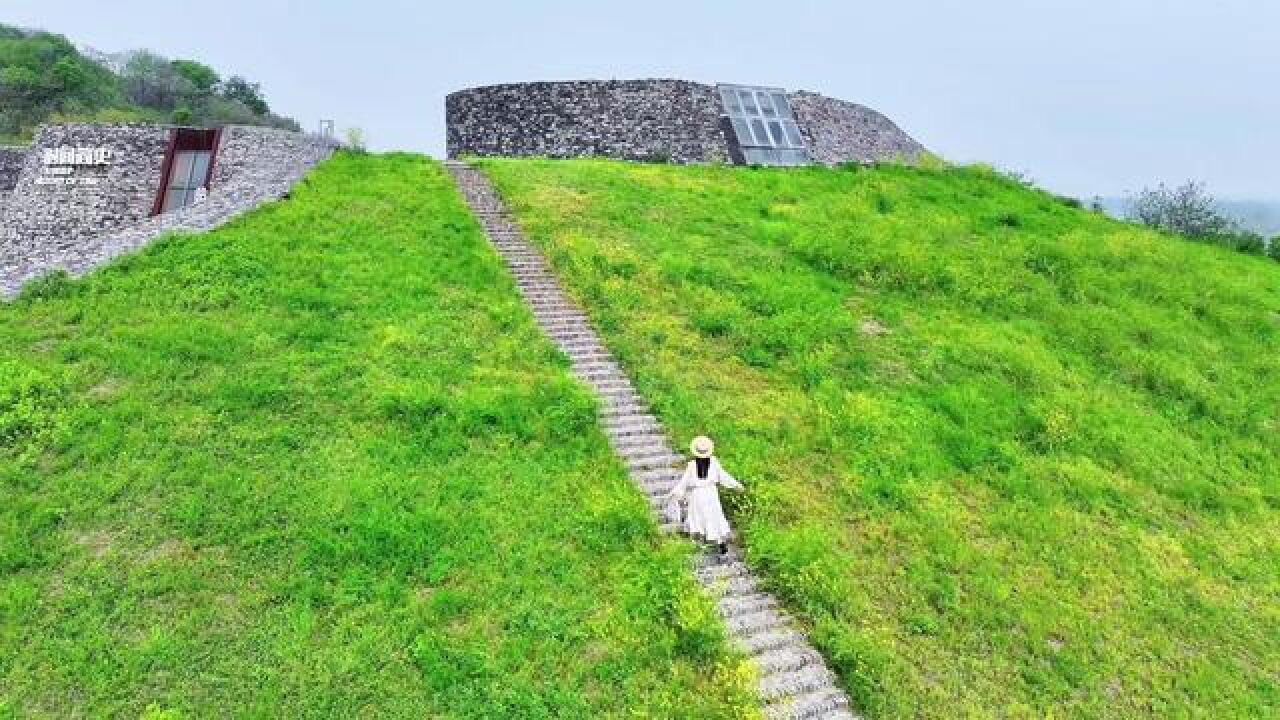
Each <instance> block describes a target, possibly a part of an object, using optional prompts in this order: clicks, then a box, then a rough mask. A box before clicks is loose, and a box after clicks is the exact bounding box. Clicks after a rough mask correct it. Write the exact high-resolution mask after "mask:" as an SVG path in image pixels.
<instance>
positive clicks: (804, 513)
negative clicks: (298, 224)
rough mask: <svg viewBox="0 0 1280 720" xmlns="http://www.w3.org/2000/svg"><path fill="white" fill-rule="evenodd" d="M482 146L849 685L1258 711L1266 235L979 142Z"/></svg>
mask: <svg viewBox="0 0 1280 720" xmlns="http://www.w3.org/2000/svg"><path fill="white" fill-rule="evenodd" d="M484 167H485V168H486V169H487V171H488V172H489V173H490V174H491V176H492V177H494V178H495V180H496V182H497V184H498V186H499V188H500V190H501V191H502V192H503V194H504V195H505V196H506V197H507V199H508V201H509V203H510V204H511V205H512V207H513V209H514V210H515V211H516V213H517V215H518V216H519V218H520V220H521V222H522V224H523V225H524V227H525V228H526V230H527V231H529V233H530V234H531V236H532V238H533V239H534V241H535V242H536V243H538V244H539V245H541V246H542V247H543V248H544V250H546V251H547V253H548V255H549V256H550V258H551V259H552V262H553V264H554V265H555V267H556V268H558V271H559V273H560V274H561V275H562V277H563V278H564V279H565V280H566V283H567V285H568V287H569V288H570V289H571V291H572V292H573V293H574V294H575V295H576V296H577V297H578V298H580V299H581V300H582V301H583V302H584V304H585V305H586V306H587V307H588V308H589V311H590V313H591V315H592V316H593V319H594V320H595V322H596V323H597V324H598V326H599V327H600V329H601V330H602V332H603V334H604V335H605V337H606V339H607V342H608V344H609V345H610V346H611V348H613V349H614V351H615V352H616V353H617V354H618V355H620V357H621V358H622V360H623V361H624V363H626V364H627V365H628V366H629V367H630V369H631V372H632V374H633V376H634V377H635V378H636V379H637V381H638V386H639V389H640V391H641V392H642V394H644V395H646V396H647V397H648V398H650V399H651V400H652V402H653V404H654V406H655V408H656V410H657V411H658V412H659V414H660V415H661V416H662V417H663V419H664V420H665V421H666V422H667V424H668V427H669V428H670V429H671V430H672V432H673V433H674V435H675V439H676V441H677V442H679V443H681V444H684V443H686V442H687V441H688V439H689V438H690V437H691V436H692V435H693V434H695V433H698V432H706V433H708V434H710V435H712V436H713V437H714V438H715V439H716V440H717V441H718V444H719V449H720V454H721V456H722V458H723V459H724V461H725V463H726V466H727V467H728V469H729V470H730V472H733V473H735V474H737V476H738V477H739V478H741V479H743V480H744V482H745V484H746V485H747V487H748V489H749V491H750V492H749V493H748V494H747V495H746V496H745V498H744V499H742V500H734V501H731V502H733V503H734V504H733V507H732V508H731V509H732V514H733V516H734V518H735V519H736V522H737V523H738V524H739V525H740V527H741V528H742V529H743V531H744V534H745V542H746V544H747V547H748V551H749V559H750V561H751V563H752V564H753V565H754V566H756V567H757V568H758V569H760V570H761V571H762V572H763V573H764V574H765V575H766V576H767V578H768V579H769V580H770V582H771V583H772V585H773V587H774V588H775V589H776V590H777V591H778V592H779V593H780V594H781V595H783V596H784V597H785V598H786V599H787V600H788V602H789V603H790V605H791V607H792V608H793V609H794V610H796V611H797V612H798V614H799V615H800V616H802V617H803V618H804V619H805V621H806V622H807V623H808V624H809V626H810V627H811V629H812V631H813V636H814V638H815V641H816V642H817V643H818V644H819V646H820V647H821V649H822V650H823V651H824V652H825V654H826V655H827V657H828V658H830V659H831V660H832V662H833V664H834V666H835V668H836V669H837V670H838V672H839V673H840V675H841V677H842V679H843V681H844V683H845V685H846V686H847V687H848V688H849V690H850V691H851V692H852V694H853V695H854V697H855V699H856V702H857V703H858V704H859V705H860V706H861V707H862V708H863V709H864V710H865V711H867V712H868V713H869V714H871V715H873V716H874V717H878V718H914V717H936V718H952V717H970V716H973V717H1027V718H1043V717H1063V718H1066V717H1070V718H1103V717H1107V718H1120V717H1145V718H1189V717H1203V718H1258V717H1275V716H1278V715H1280V268H1278V267H1277V266H1276V265H1275V264H1274V263H1273V262H1271V261H1269V260H1267V259H1264V258H1256V257H1248V256H1243V255H1240V254H1237V253H1234V252H1231V251H1229V250H1226V249H1222V248H1214V247H1208V246H1205V245H1202V244H1196V243H1190V242H1186V241H1182V240H1180V239H1177V238H1172V237H1168V236H1162V235H1158V234H1155V233H1153V232H1149V231H1146V230H1143V229H1139V228H1136V227H1134V226H1130V225H1125V224H1121V223H1118V222H1114V221H1111V220H1108V219H1106V218H1105V217H1102V216H1100V215H1097V214H1093V213H1090V212H1087V211H1082V210H1080V209H1078V208H1075V207H1072V206H1071V204H1070V203H1068V202H1066V201H1063V200H1061V199H1058V198H1055V197H1053V196H1051V195H1048V194H1045V193H1043V192H1039V191H1036V190H1032V189H1029V188H1027V187H1024V186H1023V185H1021V184H1019V183H1017V182H1014V181H1013V180H1010V179H1008V178H1005V177H1003V176H1000V175H999V174H997V173H994V172H992V171H990V170H989V169H984V168H981V167H975V168H950V167H926V168H920V169H911V168H903V167H880V168H875V169H841V170H829V169H819V168H813V169H799V170H749V169H738V168H723V167H663V166H642V165H628V164H620V163H612V162H602V161H581V162H577V161H575V162H545V161H487V162H485V163H484Z"/></svg>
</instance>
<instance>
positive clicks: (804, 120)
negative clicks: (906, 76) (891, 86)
mask: <svg viewBox="0 0 1280 720" xmlns="http://www.w3.org/2000/svg"><path fill="white" fill-rule="evenodd" d="M788 100H789V101H790V102H791V110H792V111H793V112H794V113H795V116H796V124H797V125H799V126H800V134H801V135H803V136H804V141H805V144H806V145H807V146H808V148H809V157H810V158H812V159H813V161H814V162H817V163H822V164H824V165H838V164H840V163H847V162H855V163H874V162H894V161H900V162H913V161H915V160H917V159H918V158H919V157H920V155H921V154H922V153H924V152H925V149H924V146H922V145H921V144H920V143H918V142H916V141H915V140H913V139H911V137H910V136H908V135H907V134H906V133H904V132H903V131H902V130H901V129H899V128H898V126H897V125H895V124H894V123H893V121H892V120H890V119H889V118H887V117H885V116H884V115H881V114H880V113H878V112H876V111H875V110H872V109H871V108H869V107H865V106H862V105H858V104H856V103H851V102H846V101H844V100H837V99H835V98H829V97H825V96H823V95H819V94H817V93H811V92H804V91H801V92H796V93H792V94H791V95H789V96H788Z"/></svg>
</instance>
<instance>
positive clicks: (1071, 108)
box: [0, 0, 1280, 200]
mask: <svg viewBox="0 0 1280 720" xmlns="http://www.w3.org/2000/svg"><path fill="white" fill-rule="evenodd" d="M0 22H6V23H10V24H16V25H23V26H31V27H41V28H44V29H47V30H50V31H53V32H58V33H62V34H64V35H66V36H68V37H69V38H70V39H72V40H73V41H76V42H79V43H83V44H87V45H91V46H93V47H95V48H97V49H99V50H102V51H105V52H116V51H121V50H127V49H135V48H149V49H152V50H155V51H157V52H159V53H161V54H164V55H167V56H170V57H175V58H192V59H197V60H200V61H202V62H205V63H208V64H210V65H212V66H214V67H215V68H216V69H218V70H219V71H220V72H222V74H223V75H224V76H226V75H230V74H233V73H234V74H242V75H245V76H247V77H249V78H251V79H253V80H256V81H258V82H261V83H262V85H263V88H264V90H265V92H266V95H267V98H268V100H269V101H270V102H271V105H272V107H273V109H275V110H277V111H278V112H281V113H284V114H287V115H291V116H293V117H295V118H297V119H298V120H299V121H300V122H302V124H303V125H304V126H305V127H308V128H314V127H315V126H316V125H317V122H318V121H319V120H320V119H321V118H332V119H334V120H335V121H337V123H338V126H339V127H345V126H358V127H361V128H363V129H364V130H365V133H366V135H367V137H368V139H369V142H370V144H371V146H372V147H374V148H375V149H405V150H418V151H423V152H427V153H429V154H433V155H437V156H439V155H441V154H442V153H443V150H444V96H445V95H446V94H448V93H449V92H451V91H453V90H456V89H461V88H465V87H470V86H474V85H483V84H490V83H499V82H517V81H526V80H566V79H587V78H626V79H630V78H641V77H677V78H684V79H689V80H698V81H703V82H711V83H714V82H739V83H747V84H761V85H776V86H781V87H785V88H788V89H792V90H796V89H806V90H814V91H817V92H821V93H824V94H827V95H832V96H835V97H839V98H842V99H845V100H851V101H854V102H859V103H863V104H865V105H869V106H871V107H873V108H876V109H877V110H879V111H881V112H883V113H885V114H886V115H888V116H889V117H890V118H892V119H893V120H894V121H895V122H897V123H898V125H900V126H901V127H902V128H903V129H904V130H906V131H907V132H908V133H910V134H911V135H912V136H914V137H915V138H916V139H917V140H919V141H921V142H922V143H924V144H925V145H926V146H927V147H929V148H930V149H931V150H933V151H935V152H937V153H938V154H940V155H942V156H943V157H945V158H947V159H949V160H952V161H956V162H976V161H984V162H989V163H992V164H994V165H997V166H999V167H1002V168H1005V169H1010V170H1018V171H1022V172H1024V173H1026V174H1028V175H1029V176H1031V177H1032V178H1034V179H1035V180H1037V181H1038V182H1039V183H1041V184H1042V185H1044V186H1046V187H1048V188H1050V189H1053V190H1056V191H1059V192H1063V193H1067V194H1072V195H1076V196H1080V197H1086V198H1087V197H1091V196H1093V195H1095V194H1101V195H1117V194H1123V193H1125V192H1127V191H1132V190H1137V189H1139V188H1141V187H1142V186H1144V185H1149V184H1154V183H1155V182H1158V181H1167V182H1179V181H1182V180H1186V179H1189V178H1195V179H1200V180H1203V181H1206V182H1207V183H1208V185H1209V189H1210V191H1211V192H1213V193H1215V194H1217V195H1219V196H1221V197H1224V198H1242V199H1255V198H1256V199H1266V200H1280V2H1278V1H1277V0H1194V1H1193V0H1110V1H1106V2H1104V1H1102V0H1069V1H1068V0H1044V1H1041V2H1033V1H1030V0H1028V1H1025V2H1016V1H1014V0H992V1H988V2H983V1H982V0H968V1H966V2H958V1H956V2H953V1H950V0H944V1H941V2H929V3H926V2H916V1H913V0H900V1H897V2H889V3H876V4H870V3H858V2H835V1H830V2H818V1H816V0H787V1H785V2H778V1H777V0H775V1H774V2H760V1H757V0H736V1H734V2H720V3H695V2H692V1H691V0H683V1H681V2H669V1H668V0H647V1H646V2H632V3H625V4H614V5H608V6H606V5H605V4H604V3H602V2H599V1H598V0H597V1H596V2H579V1H568V0H539V1H538V2H524V3H517V2H480V1H473V2H463V3H458V2H450V3H447V4H445V3H441V4H438V5H437V4H435V3H429V2H408V1H407V0H362V1H361V2H342V3H339V2H332V1H327V0H311V1H309V2H302V1H300V0H213V1H210V2H201V3H195V2H185V1H183V0H165V1H163V2H162V1H160V0H4V2H3V5H2V6H0Z"/></svg>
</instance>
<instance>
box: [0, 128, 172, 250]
mask: <svg viewBox="0 0 1280 720" xmlns="http://www.w3.org/2000/svg"><path fill="white" fill-rule="evenodd" d="M168 139H169V131H168V129H167V128H164V127H161V126H159V125H141V124H131V125H82V124H76V125H46V126H44V127H42V128H41V129H40V131H39V132H38V133H37V134H36V137H35V141H34V142H33V143H32V144H31V152H30V153H29V155H28V157H27V159H26V164H25V166H24V167H23V170H22V173H21V175H20V176H19V177H18V182H17V184H16V185H15V186H14V188H13V194H12V196H11V197H10V201H9V205H8V208H7V210H6V212H5V216H4V217H3V218H0V247H5V246H10V245H13V244H17V246H18V248H19V249H18V251H19V252H22V248H24V247H26V248H36V247H38V248H41V249H49V248H51V247H56V246H63V245H75V244H78V243H81V242H83V239H84V238H86V237H89V236H92V235H97V234H100V233H104V232H109V231H111V230H114V229H116V228H118V227H121V226H124V225H128V224H130V223H136V222H139V221H141V220H143V219H145V218H146V217H147V216H148V215H150V214H151V208H152V204H153V203H154V202H155V198H156V189H157V188H158V187H159V185H160V170H161V167H162V166H163V164H164V153H165V148H166V147H167V144H168ZM62 147H73V148H78V147H90V148H97V147H102V148H107V149H108V150H110V151H111V153H112V155H111V161H110V163H109V164H106V165H104V166H77V167H74V168H72V170H73V172H72V173H71V174H70V175H67V176H49V175H48V174H47V173H48V170H47V169H46V167H45V166H44V164H43V162H42V153H43V152H44V151H45V150H46V149H56V148H62ZM63 180H68V181H74V182H75V183H76V184H74V185H67V184H62V183H61V182H59V184H52V183H53V182H54V181H63ZM90 182H92V183H94V184H88V183H90ZM10 250H11V249H10ZM5 254H6V255H8V254H9V252H8V251H6V252H5Z"/></svg>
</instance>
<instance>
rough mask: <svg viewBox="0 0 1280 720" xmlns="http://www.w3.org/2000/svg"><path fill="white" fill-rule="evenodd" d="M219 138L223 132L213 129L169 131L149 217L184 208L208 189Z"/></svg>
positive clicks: (175, 129)
mask: <svg viewBox="0 0 1280 720" xmlns="http://www.w3.org/2000/svg"><path fill="white" fill-rule="evenodd" d="M221 136H222V131H221V130H219V129H216V128H215V129H212V130H198V129H195V128H174V129H173V130H172V131H171V132H170V134H169V147H168V149H167V150H166V151H165V156H164V165H163V166H162V168H161V171H160V190H159V192H157V193H156V201H155V205H154V206H153V207H152V209H151V214H152V215H159V214H161V213H167V212H173V211H174V210H179V209H181V208H184V207H187V206H188V205H191V204H192V203H194V202H195V201H196V198H197V197H198V196H199V195H200V190H201V189H204V190H208V188H209V181H210V180H211V179H212V178H213V164H214V162H215V161H216V160H217V157H218V140H219V139H220V138H221Z"/></svg>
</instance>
